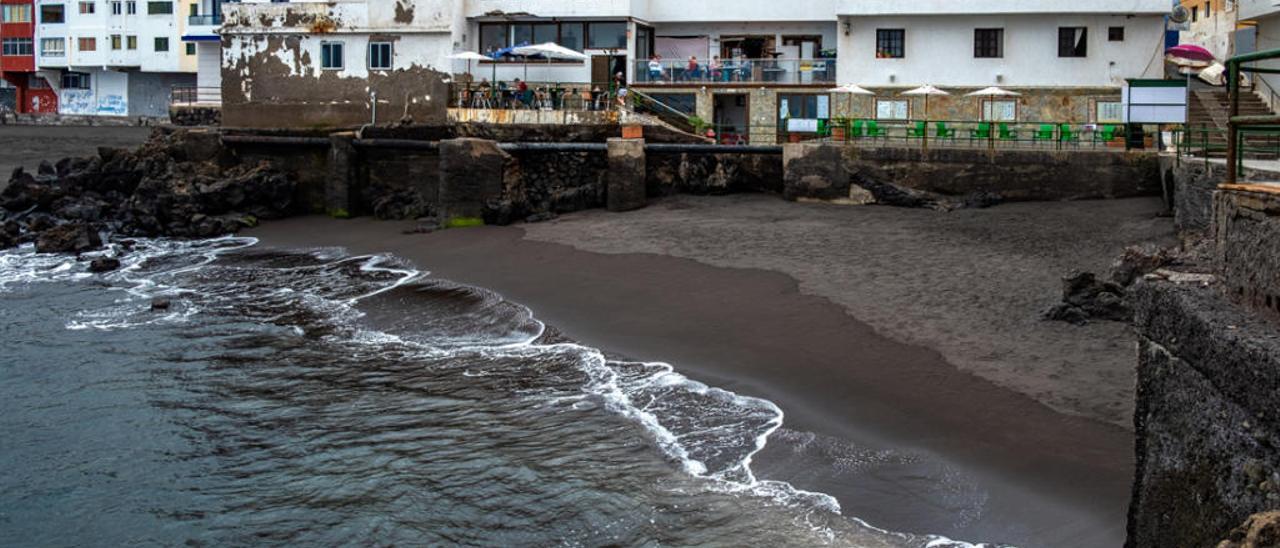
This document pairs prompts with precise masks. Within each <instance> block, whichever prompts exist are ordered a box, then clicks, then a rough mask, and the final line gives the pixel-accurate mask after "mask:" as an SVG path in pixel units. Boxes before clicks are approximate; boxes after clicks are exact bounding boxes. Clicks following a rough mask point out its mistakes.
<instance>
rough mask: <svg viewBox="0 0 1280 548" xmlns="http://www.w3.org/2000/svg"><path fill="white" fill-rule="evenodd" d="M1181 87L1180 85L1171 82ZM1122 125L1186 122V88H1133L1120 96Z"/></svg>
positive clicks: (1170, 86)
mask: <svg viewBox="0 0 1280 548" xmlns="http://www.w3.org/2000/svg"><path fill="white" fill-rule="evenodd" d="M1171 84H1181V82H1176V83H1171ZM1121 110H1122V114H1123V117H1122V119H1121V121H1122V122H1125V123H1132V124H1185V123H1187V88H1186V86H1185V84H1184V85H1157V86H1144V85H1137V86H1132V85H1128V84H1126V85H1125V86H1124V92H1123V95H1122V96H1121Z"/></svg>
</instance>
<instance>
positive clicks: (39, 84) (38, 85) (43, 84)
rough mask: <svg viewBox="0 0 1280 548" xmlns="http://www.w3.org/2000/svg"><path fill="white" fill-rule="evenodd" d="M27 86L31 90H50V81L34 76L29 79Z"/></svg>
mask: <svg viewBox="0 0 1280 548" xmlns="http://www.w3.org/2000/svg"><path fill="white" fill-rule="evenodd" d="M27 85H28V86H30V87H31V89H49V81H48V80H45V79H44V78H41V77H39V76H32V77H30V78H28V79H27Z"/></svg>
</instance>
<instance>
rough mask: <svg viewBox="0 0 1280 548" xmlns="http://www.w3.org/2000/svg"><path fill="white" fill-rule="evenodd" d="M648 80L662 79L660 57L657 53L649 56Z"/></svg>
mask: <svg viewBox="0 0 1280 548" xmlns="http://www.w3.org/2000/svg"><path fill="white" fill-rule="evenodd" d="M649 80H650V81H652V82H661V81H662V58H661V57H659V56H657V55H654V56H653V57H650V58H649Z"/></svg>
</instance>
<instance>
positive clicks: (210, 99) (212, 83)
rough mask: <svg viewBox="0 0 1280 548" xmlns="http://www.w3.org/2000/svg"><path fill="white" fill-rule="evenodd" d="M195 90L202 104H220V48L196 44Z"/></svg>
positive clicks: (200, 43) (207, 44) (215, 44)
mask: <svg viewBox="0 0 1280 548" xmlns="http://www.w3.org/2000/svg"><path fill="white" fill-rule="evenodd" d="M196 57H197V59H196V88H197V92H198V95H199V100H200V102H202V103H220V102H222V91H221V89H222V46H221V44H219V43H218V42H196Z"/></svg>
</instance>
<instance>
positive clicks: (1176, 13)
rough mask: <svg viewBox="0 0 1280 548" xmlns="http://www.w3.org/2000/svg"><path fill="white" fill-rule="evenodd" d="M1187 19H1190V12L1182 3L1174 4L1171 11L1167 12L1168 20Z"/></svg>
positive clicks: (1178, 21)
mask: <svg viewBox="0 0 1280 548" xmlns="http://www.w3.org/2000/svg"><path fill="white" fill-rule="evenodd" d="M1188 19H1191V12H1190V11H1188V10H1187V8H1186V6H1183V5H1177V6H1174V7H1173V12H1172V13H1170V14H1169V20H1170V21H1173V22H1174V23H1186V22H1187V20H1188Z"/></svg>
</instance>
